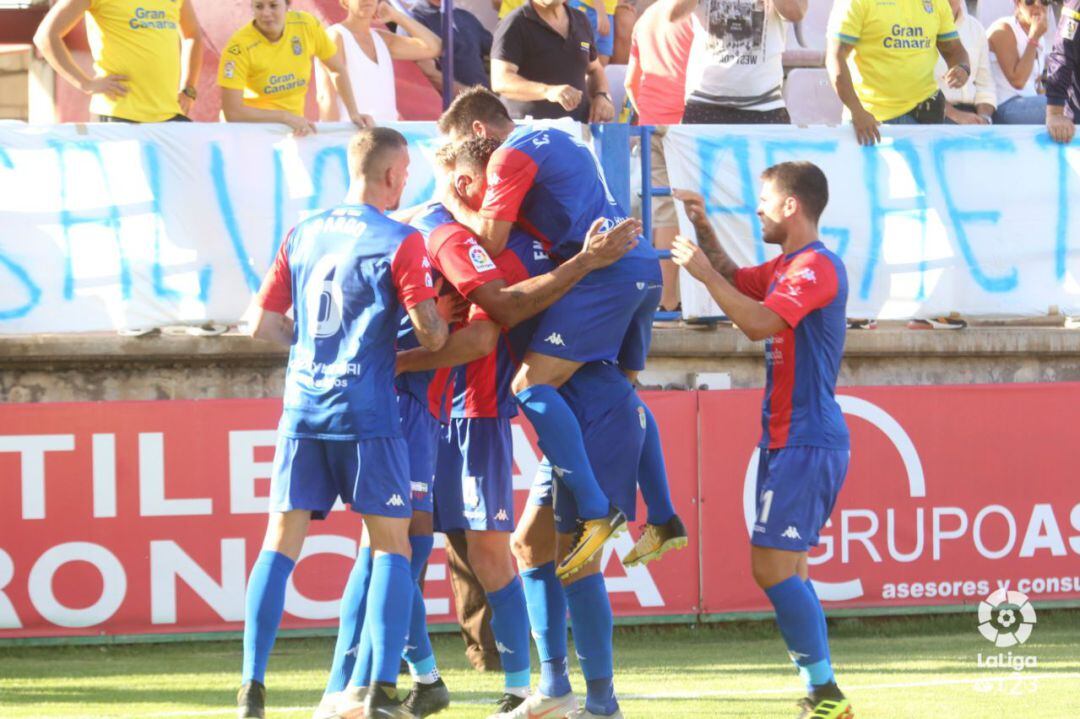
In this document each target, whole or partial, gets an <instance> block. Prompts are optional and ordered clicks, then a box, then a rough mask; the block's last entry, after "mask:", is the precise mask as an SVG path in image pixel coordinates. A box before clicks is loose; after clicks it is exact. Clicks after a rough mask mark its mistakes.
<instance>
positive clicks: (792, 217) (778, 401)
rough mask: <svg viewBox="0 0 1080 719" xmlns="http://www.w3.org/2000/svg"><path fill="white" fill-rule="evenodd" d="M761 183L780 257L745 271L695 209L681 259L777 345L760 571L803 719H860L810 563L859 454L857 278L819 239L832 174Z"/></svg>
mask: <svg viewBox="0 0 1080 719" xmlns="http://www.w3.org/2000/svg"><path fill="white" fill-rule="evenodd" d="M761 181H762V185H761V196H760V199H759V201H758V208H757V214H758V217H759V218H760V219H761V227H762V239H763V240H764V241H765V242H766V243H769V244H774V245H779V246H780V249H781V250H782V254H781V255H780V256H778V257H776V258H775V259H773V260H772V261H770V262H767V263H765V264H763V265H760V266H757V267H745V268H741V269H740V268H739V267H738V266H737V265H736V264H735V263H734V262H733V261H732V260H731V258H730V257H729V256H728V255H727V253H725V252H724V250H723V248H721V247H720V243H719V242H718V241H717V239H716V236H715V234H713V232H712V229H711V227H709V224H708V222H707V221H703V220H704V217H705V215H704V206H703V204H702V203H701V201H700V198H691V199H690V201H689V202H688V204H687V214H688V215H689V216H690V217H691V218H692V219H695V220H696V221H695V223H694V224H695V228H696V229H697V236H698V242H699V243H700V247H699V246H697V245H694V244H692V243H691V242H689V241H688V240H686V239H685V238H682V237H680V238H677V239H676V241H675V244H674V246H673V249H672V259H674V260H675V262H676V263H677V264H678V265H680V266H681V267H683V268H685V269H686V270H687V271H688V272H689V273H690V274H691V275H692V276H693V277H694V278H695V279H697V280H699V281H700V282H702V283H703V284H704V285H705V287H706V288H707V289H708V290H709V294H711V295H712V297H713V299H714V300H716V302H717V304H719V305H720V308H721V309H722V310H723V311H724V314H726V315H727V316H728V317H730V318H731V320H732V321H733V322H734V323H735V325H736V326H737V327H738V328H739V329H740V330H741V331H742V332H743V334H745V335H746V336H747V337H749V338H750V339H751V340H755V341H756V340H766V343H765V365H766V385H765V402H764V405H763V408H762V422H761V423H762V430H763V432H762V438H761V443H760V445H759V446H760V448H761V450H760V456H759V462H760V463H759V464H758V476H757V509H758V511H757V521H756V522H755V523H754V530H753V534H752V537H751V545H752V546H751V549H750V562H751V567H752V569H753V573H754V579H755V581H756V582H757V583H758V586H760V587H761V588H762V589H763V590H764V591H765V594H766V595H767V596H768V598H769V601H770V602H772V605H773V608H774V609H775V611H776V622H777V624H778V625H779V627H780V633H781V635H782V636H783V638H784V642H785V643H786V644H787V648H788V652H789V653H790V655H791V658H792V660H793V661H794V662H795V665H796V668H797V669H798V671H799V674H800V675H801V676H802V678H803V679H804V681H805V682H806V687H807V690H808V696H807V697H806V698H805V699H803V700H802V701H801V706H802V709H803V710H802V713H801V714H800V717H802V718H804V719H809V718H810V717H813V719H852V718H853V717H854V716H855V715H854V712H853V710H852V708H851V704H850V702H848V700H847V699H846V698H845V697H844V695H843V694H842V693H841V692H840V690H839V689H838V688H837V686H836V680H835V679H834V677H833V671H832V665H831V660H830V654H829V640H828V629H827V626H826V623H825V613H824V611H823V610H822V607H821V602H820V601H818V598H817V595H816V594H815V592H814V585H813V583H812V582H811V581H810V578H809V573H808V570H807V561H806V555H807V551H808V550H809V548H810V547H813V546H816V545H817V543H818V534H819V532H820V531H821V528H822V527H823V526H825V522H826V521H828V519H829V514H830V513H831V512H832V509H833V506H834V505H835V503H836V498H837V495H838V494H839V492H840V488H841V486H843V484H844V476H845V475H846V473H847V466H848V457H849V454H850V452H849V448H850V442H849V438H848V429H847V425H846V424H845V423H844V417H843V414H842V413H841V411H840V406H839V404H837V402H836V398H835V393H836V377H837V374H838V373H839V371H840V358H841V355H842V354H843V350H844V334H845V320H844V317H845V310H846V306H847V294H848V284H847V272H846V270H845V269H844V264H843V262H841V261H840V258H839V257H837V256H836V255H835V254H833V253H832V252H830V251H829V250H828V249H826V248H825V245H823V244H822V242H821V240H820V239H818V218H820V217H821V213H822V211H823V210H824V209H825V205H826V203H827V202H828V200H829V189H828V183H827V182H826V180H825V175H824V173H823V172H822V171H821V170H820V169H819V168H818V167H817V166H816V165H813V164H811V163H809V162H784V163H781V164H779V165H774V166H773V167H770V168H768V169H767V170H765V172H763V173H762V175H761Z"/></svg>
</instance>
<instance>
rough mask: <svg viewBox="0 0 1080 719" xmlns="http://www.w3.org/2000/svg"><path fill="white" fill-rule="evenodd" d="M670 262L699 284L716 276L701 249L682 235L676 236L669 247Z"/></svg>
mask: <svg viewBox="0 0 1080 719" xmlns="http://www.w3.org/2000/svg"><path fill="white" fill-rule="evenodd" d="M671 260H672V262H674V263H675V264H676V265H678V266H679V267H682V268H683V269H684V270H686V271H687V272H689V273H690V276H691V277H693V278H694V279H695V280H697V281H699V282H706V281H708V279H709V278H710V277H713V276H715V275H716V270H715V269H713V266H712V263H711V262H709V258H708V257H706V256H705V253H704V252H702V251H701V248H700V247H698V246H697V245H696V244H694V243H693V242H691V241H690V240H688V239H686V238H685V237H683V236H682V235H676V236H675V242H674V243H672V245H671Z"/></svg>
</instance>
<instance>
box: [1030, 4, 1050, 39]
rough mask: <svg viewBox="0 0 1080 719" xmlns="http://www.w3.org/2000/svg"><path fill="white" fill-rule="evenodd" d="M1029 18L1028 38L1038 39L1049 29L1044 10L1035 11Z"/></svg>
mask: <svg viewBox="0 0 1080 719" xmlns="http://www.w3.org/2000/svg"><path fill="white" fill-rule="evenodd" d="M1033 15H1034V17H1032V18H1031V27H1029V28H1028V39H1029V40H1033V41H1036V42H1037V41H1038V40H1039V38H1041V37H1042V36H1043V35H1045V34H1046V31H1047V30H1048V29H1049V25H1048V22H1049V21H1048V20H1047V17H1046V11H1045V10H1043V11H1042V12H1036V13H1034V14H1033Z"/></svg>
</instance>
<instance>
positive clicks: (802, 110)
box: [784, 68, 843, 125]
mask: <svg viewBox="0 0 1080 719" xmlns="http://www.w3.org/2000/svg"><path fill="white" fill-rule="evenodd" d="M784 102H785V103H787V108H788V112H789V113H790V114H791V122H792V124H794V125H839V124H840V120H841V117H842V110H843V106H842V105H841V104H840V98H838V97H837V96H836V93H835V92H834V91H833V89H832V85H830V84H829V76H828V73H826V72H825V70H823V69H821V68H796V69H794V70H792V71H791V72H789V73H788V76H787V81H786V82H785V84H784Z"/></svg>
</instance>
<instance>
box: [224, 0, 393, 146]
mask: <svg viewBox="0 0 1080 719" xmlns="http://www.w3.org/2000/svg"><path fill="white" fill-rule="evenodd" d="M251 9H252V13H253V15H254V18H253V19H252V21H251V22H250V23H248V24H247V25H245V26H244V27H242V28H240V29H239V30H237V31H236V32H235V33H233V36H232V37H231V38H229V42H228V43H227V44H226V45H225V51H224V52H222V53H221V63H220V65H219V66H218V79H217V82H218V85H220V86H221V111H222V114H224V116H225V119H226V120H227V121H229V122H280V123H284V124H286V125H288V126H289V127H291V128H292V130H293V133H294V134H296V135H298V136H302V135H307V134H310V133H312V132H314V131H315V126H314V125H313V124H312V123H311V122H308V120H306V119H305V118H304V101H305V99H306V98H307V91H308V87H310V85H311V59H312V58H313V57H317V58H318V59H319V61H320V62H322V63H323V65H324V66H325V67H326V69H327V73H328V74H329V75H330V77H331V80H332V82H333V83H334V87H335V88H336V89H337V92H338V95H339V96H340V97H341V100H342V102H343V103H344V104H345V108H346V110H347V111H348V114H349V119H350V120H352V121H353V122H354V123H355V124H356V125H357V126H359V127H368V126H369V125H372V124H374V123H373V122H372V120H371V117H370V116H368V115H363V114H361V113H359V112H358V111H357V109H356V100H355V98H354V97H353V93H352V85H351V83H350V82H349V77H348V70H347V69H346V66H345V62H344V60H343V59H342V57H341V53H339V52H338V51H337V45H336V44H335V43H334V41H333V40H332V39H331V38H330V36H329V35H327V34H326V30H325V29H324V28H323V26H322V24H321V23H320V22H319V21H318V20H317V19H315V18H314V17H313V16H312V15H309V14H308V13H306V12H299V11H293V10H289V0H252V3H251Z"/></svg>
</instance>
